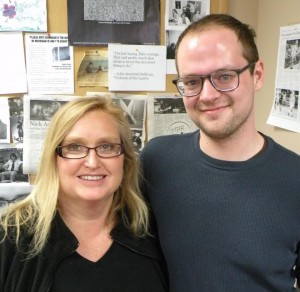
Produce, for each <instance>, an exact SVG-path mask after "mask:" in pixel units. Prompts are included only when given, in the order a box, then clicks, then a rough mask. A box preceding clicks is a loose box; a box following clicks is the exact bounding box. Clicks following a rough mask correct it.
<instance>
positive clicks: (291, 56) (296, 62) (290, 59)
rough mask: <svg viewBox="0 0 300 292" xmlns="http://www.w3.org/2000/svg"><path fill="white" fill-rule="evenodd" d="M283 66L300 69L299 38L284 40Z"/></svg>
mask: <svg viewBox="0 0 300 292" xmlns="http://www.w3.org/2000/svg"><path fill="white" fill-rule="evenodd" d="M284 68H285V69H294V70H300V39H296V40H287V41H286V51H285V60H284Z"/></svg>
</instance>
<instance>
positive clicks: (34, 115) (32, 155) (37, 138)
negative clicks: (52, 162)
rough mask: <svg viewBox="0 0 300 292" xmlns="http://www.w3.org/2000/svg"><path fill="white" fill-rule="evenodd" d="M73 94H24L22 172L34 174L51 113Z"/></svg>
mask: <svg viewBox="0 0 300 292" xmlns="http://www.w3.org/2000/svg"><path fill="white" fill-rule="evenodd" d="M73 98H74V96H58V95H55V96H42V95H41V96H29V95H25V96H24V158H23V159H24V163H23V164H24V167H23V168H24V172H25V173H28V174H35V173H36V172H37V166H38V162H39V159H40V152H41V149H42V146H43V142H44V138H45V134H46V131H47V129H48V126H49V123H50V121H51V119H52V117H53V115H54V114H55V113H56V112H57V111H58V110H59V109H60V108H61V106H62V105H63V104H65V103H67V102H68V101H70V100H71V99H73Z"/></svg>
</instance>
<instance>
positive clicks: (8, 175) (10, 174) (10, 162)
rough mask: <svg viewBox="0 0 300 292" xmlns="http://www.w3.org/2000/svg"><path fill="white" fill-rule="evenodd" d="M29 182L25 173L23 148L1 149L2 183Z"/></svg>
mask: <svg viewBox="0 0 300 292" xmlns="http://www.w3.org/2000/svg"><path fill="white" fill-rule="evenodd" d="M19 182H29V177H28V175H27V174H24V173H23V149H22V148H5V149H0V184H3V183H19Z"/></svg>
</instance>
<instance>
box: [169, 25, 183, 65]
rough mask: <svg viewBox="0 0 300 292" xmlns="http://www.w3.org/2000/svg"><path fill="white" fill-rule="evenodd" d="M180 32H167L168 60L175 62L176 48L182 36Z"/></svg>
mask: <svg viewBox="0 0 300 292" xmlns="http://www.w3.org/2000/svg"><path fill="white" fill-rule="evenodd" d="M180 33H181V32H180V31H177V30H167V31H166V45H167V59H168V60H175V47H176V43H177V41H178V38H179V36H180Z"/></svg>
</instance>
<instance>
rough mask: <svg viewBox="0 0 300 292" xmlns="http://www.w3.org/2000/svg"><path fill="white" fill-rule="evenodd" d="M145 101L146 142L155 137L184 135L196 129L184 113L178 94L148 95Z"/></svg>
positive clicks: (181, 100)
mask: <svg viewBox="0 0 300 292" xmlns="http://www.w3.org/2000/svg"><path fill="white" fill-rule="evenodd" d="M147 101H148V104H147V130H148V131H147V134H148V140H150V139H152V138H154V137H156V136H162V135H171V134H184V133H188V132H193V131H195V130H197V129H198V128H197V126H196V125H195V124H194V122H193V121H192V120H191V119H190V118H189V116H188V114H187V113H186V110H185V107H184V104H183V99H182V97H181V96H180V95H179V94H175V93H173V94H172V93H165V94H148V98H147Z"/></svg>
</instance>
